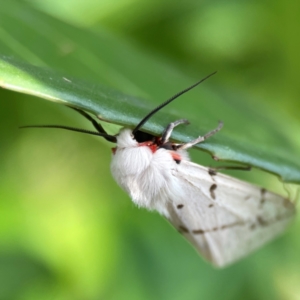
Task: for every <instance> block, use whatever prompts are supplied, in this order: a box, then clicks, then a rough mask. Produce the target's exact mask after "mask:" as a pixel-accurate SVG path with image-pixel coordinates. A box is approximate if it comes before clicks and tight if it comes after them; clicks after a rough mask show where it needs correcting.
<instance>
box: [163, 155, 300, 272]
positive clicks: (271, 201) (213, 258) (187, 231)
mask: <svg viewBox="0 0 300 300" xmlns="http://www.w3.org/2000/svg"><path fill="white" fill-rule="evenodd" d="M172 174H173V176H174V177H175V178H176V180H177V183H178V184H179V185H181V187H182V190H184V196H183V195H180V194H179V195H177V196H176V195H174V199H170V201H168V204H167V207H166V208H167V218H168V219H169V221H170V222H171V223H172V224H173V225H174V226H175V228H177V229H178V230H179V231H180V232H181V233H182V234H183V235H184V236H185V237H186V238H187V239H188V240H189V241H190V242H191V243H192V244H193V245H194V246H195V247H196V249H197V250H198V251H199V252H200V254H201V255H202V256H204V258H205V259H206V260H208V261H210V262H211V263H212V264H214V265H215V266H217V267H224V266H226V265H228V264H230V263H233V262H234V261H236V260H238V259H240V258H242V257H243V256H246V255H247V254H249V253H250V252H252V251H254V250H255V249H257V248H259V247H260V246H262V245H263V244H265V243H267V242H268V241H270V240H271V239H273V238H274V237H275V236H277V235H279V234H280V233H281V232H282V231H284V229H285V228H286V227H287V225H288V224H289V223H290V221H291V220H292V218H293V216H294V214H295V206H294V204H293V203H292V202H291V201H289V200H288V199H285V198H283V197H282V196H279V195H277V194H274V193H272V192H269V191H267V190H265V189H262V188H260V187H258V186H255V185H252V184H249V183H247V182H243V181H240V180H238V179H235V178H232V177H229V176H226V175H224V174H220V173H218V174H213V173H212V172H209V169H208V168H205V167H202V166H200V165H197V164H195V163H192V162H189V161H185V160H182V161H181V163H180V164H179V165H177V166H176V168H174V169H173V170H172Z"/></svg>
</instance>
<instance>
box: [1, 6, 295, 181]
mask: <svg viewBox="0 0 300 300" xmlns="http://www.w3.org/2000/svg"><path fill="white" fill-rule="evenodd" d="M28 20H30V22H28ZM0 28H1V29H0V38H1V41H0V54H2V55H1V56H0V59H1V61H0V85H1V86H2V87H3V88H7V89H11V90H15V91H18V92H22V93H26V94H31V95H34V96H37V97H40V98H43V99H46V100H51V101H55V102H59V103H62V104H67V105H71V106H75V107H78V108H82V109H85V110H87V111H89V112H91V113H93V114H94V115H96V116H97V117H98V118H99V119H101V120H103V121H107V122H111V123H115V124H119V125H124V126H130V127H133V126H134V125H136V124H137V123H138V122H139V121H140V120H141V118H142V117H143V116H145V115H146V114H147V113H148V112H149V111H150V110H151V109H153V108H154V107H155V106H156V105H158V104H159V103H161V102H163V101H164V100H166V99H167V98H168V97H170V96H172V95H173V94H175V93H176V92H178V91H179V90H181V89H184V88H186V87H187V86H189V85H191V84H192V83H194V82H195V81H197V80H199V79H201V77H204V76H205V75H207V74H202V75H201V76H200V75H199V77H198V78H195V77H194V78H189V77H187V76H185V75H183V74H181V73H180V72H179V71H178V68H177V67H176V64H174V65H171V64H167V63H166V62H165V61H162V60H161V59H160V58H153V57H152V56H150V55H147V54H145V53H143V52H142V51H141V50H137V49H135V48H134V47H132V46H130V45H128V44H127V43H126V42H125V41H122V40H120V39H118V40H117V39H115V38H114V37H113V36H111V35H110V34H108V33H106V32H103V31H101V30H99V29H98V30H88V29H82V28H76V27H75V26H71V25H69V24H65V23H63V22H61V21H59V20H57V19H54V18H52V17H49V16H48V15H46V14H44V13H41V12H39V11H36V10H34V9H32V8H31V7H30V6H29V5H28V4H27V5H26V4H22V2H17V1H9V2H7V5H6V6H5V7H4V8H3V9H2V11H1V12H0ZM18 28H22V31H20V30H18ZM24 61H26V62H24ZM33 64H34V65H38V66H33ZM62 70H63V71H62ZM211 71H214V70H211ZM216 76H217V75H216ZM216 81H217V79H216V77H214V78H211V79H209V81H207V82H205V83H203V84H202V86H201V87H198V88H196V89H194V90H193V91H191V92H189V93H188V94H186V95H184V96H183V97H181V98H180V99H178V100H176V101H175V102H174V103H172V104H170V106H169V107H166V108H164V109H163V110H162V111H160V112H159V113H157V114H156V115H155V116H153V118H151V119H150V120H149V121H148V122H147V123H146V124H145V125H144V126H143V130H145V131H147V132H151V133H153V134H157V135H159V134H160V133H161V132H162V130H163V128H164V127H165V126H166V125H167V124H168V123H169V122H171V121H174V120H176V119H179V118H187V119H189V120H190V122H191V125H189V126H180V127H178V128H176V130H175V131H174V134H173V135H172V138H173V139H174V140H176V141H181V142H187V141H189V140H191V139H193V138H195V137H197V136H199V135H203V134H205V133H206V132H208V131H210V130H212V129H213V128H215V127H216V126H217V123H218V120H219V119H222V121H224V124H225V126H224V129H222V131H221V132H220V133H218V134H217V135H215V136H213V137H212V138H210V139H209V140H207V141H205V142H204V143H202V144H199V145H198V146H197V147H198V148H200V149H202V150H205V151H208V152H209V153H211V154H212V155H214V156H215V157H217V158H218V159H220V160H227V161H232V162H239V163H243V164H247V165H248V164H249V165H252V166H254V167H257V168H260V169H263V170H266V171H268V172H271V173H274V174H276V175H278V176H279V177H281V178H282V180H283V181H286V182H296V183H300V164H299V162H298V159H297V157H298V156H297V154H296V151H295V150H294V149H293V143H292V141H290V140H289V139H288V137H286V136H285V135H284V132H283V133H281V130H280V128H284V124H285V123H286V120H284V118H280V119H278V118H275V117H272V116H268V113H267V112H268V111H271V110H272V108H271V107H266V106H265V105H261V106H259V105H257V103H251V101H250V100H249V99H247V98H246V97H245V96H241V94H242V93H241V92H238V91H225V90H224V89H222V88H221V87H220V86H218V85H216V84H215V82H216ZM120 91H123V92H120ZM128 95H137V96H136V97H133V96H128ZM145 98H148V99H149V100H144V99H145ZM252 102H253V101H252ZM278 114H279V113H278Z"/></svg>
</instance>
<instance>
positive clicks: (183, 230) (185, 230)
mask: <svg viewBox="0 0 300 300" xmlns="http://www.w3.org/2000/svg"><path fill="white" fill-rule="evenodd" d="M178 231H179V232H180V233H188V232H189V230H188V229H187V228H186V227H184V226H182V225H179V227H178Z"/></svg>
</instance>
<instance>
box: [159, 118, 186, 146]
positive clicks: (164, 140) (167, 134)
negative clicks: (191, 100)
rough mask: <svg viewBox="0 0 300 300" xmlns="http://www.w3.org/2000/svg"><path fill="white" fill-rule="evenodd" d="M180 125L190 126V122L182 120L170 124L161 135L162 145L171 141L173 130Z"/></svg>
mask: <svg viewBox="0 0 300 300" xmlns="http://www.w3.org/2000/svg"><path fill="white" fill-rule="evenodd" d="M180 124H190V122H189V121H188V120H186V119H180V120H177V121H175V122H172V123H170V124H169V125H168V126H167V127H166V129H165V130H164V132H163V133H162V135H161V140H160V143H161V144H162V145H163V144H165V143H167V142H168V141H169V138H170V136H171V134H172V132H173V129H174V128H175V127H176V126H178V125H180Z"/></svg>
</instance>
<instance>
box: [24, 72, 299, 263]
mask: <svg viewBox="0 0 300 300" xmlns="http://www.w3.org/2000/svg"><path fill="white" fill-rule="evenodd" d="M213 74H214V73H212V74H210V75H208V76H207V77H205V78H204V79H202V80H200V81H199V82H197V83H195V84H194V85H192V86H190V87H188V88H186V89H185V90H183V91H181V92H179V93H177V94H176V95H174V96H173V97H171V98H170V99H168V100H167V101H165V102H164V103H162V104H161V105H159V106H158V107H156V108H155V109H153V110H152V111H151V112H150V113H149V114H148V115H146V116H145V117H144V118H143V119H142V120H141V121H140V123H139V124H138V125H136V127H135V128H134V129H131V128H127V127H125V128H123V129H121V130H120V132H119V133H118V134H117V135H109V134H108V133H107V132H106V131H105V130H104V129H103V127H102V126H101V124H100V123H98V122H96V121H95V120H94V119H93V118H92V117H91V116H90V115H89V114H88V113H86V112H85V111H83V110H80V109H78V108H73V109H75V110H76V111H77V112H79V113H80V114H81V115H83V116H84V117H85V118H86V119H88V120H89V121H90V122H92V124H93V126H94V127H95V129H96V130H97V132H94V131H89V130H84V129H78V128H73V127H68V126H60V125H37V126H36V125H34V126H23V128H24V127H43V128H60V129H67V130H72V131H79V132H83V133H88V134H94V135H98V136H101V137H103V138H105V139H106V140H108V141H110V142H112V143H115V144H116V146H115V147H114V148H113V149H112V150H113V155H112V161H111V173H112V175H113V177H114V179H115V180H116V182H117V183H118V184H119V186H120V187H122V188H123V189H124V190H125V191H126V192H127V193H128V194H129V196H130V197H131V199H132V201H133V202H134V203H135V204H136V205H137V206H138V207H143V208H146V209H148V210H155V211H158V212H159V213H160V214H161V215H163V216H164V217H165V218H167V219H168V220H169V221H170V223H171V224H173V226H174V227H175V228H176V229H177V230H178V231H179V232H181V233H182V234H183V235H184V236H185V237H186V238H187V239H188V240H189V241H190V242H191V243H192V244H193V245H194V246H195V248H196V249H197V250H198V252H199V253H200V254H201V255H202V256H203V257H204V258H205V259H206V260H208V261H209V262H211V263H212V264H213V265H215V266H217V267H224V266H226V265H228V264H231V263H233V262H235V261H236V260H238V259H240V258H242V257H244V256H246V255H247V254H249V253H250V252H252V251H253V250H255V249H257V248H259V247H260V246H262V245H263V244H265V243H267V242H268V241H270V240H271V239H273V238H274V237H275V236H277V235H279V234H280V233H281V232H282V231H284V230H285V228H286V227H287V225H288V224H289V223H290V221H291V220H292V218H293V217H294V215H295V206H294V204H293V203H292V202H291V201H290V200H288V199H286V198H284V197H282V196H279V195H277V194H274V193H272V192H270V191H267V190H265V189H264V188H261V187H258V186H255V185H252V184H249V183H247V182H243V181H241V180H238V179H235V178H233V177H229V176H226V175H223V174H221V173H217V172H216V171H215V170H212V169H210V168H206V167H203V166H201V165H198V164H195V163H193V162H191V161H190V159H189V155H188V152H187V150H188V149H189V148H191V147H193V146H194V145H196V144H198V143H201V142H203V141H205V140H206V139H207V138H209V137H211V136H212V135H214V134H216V133H217V132H218V131H219V130H220V129H221V128H222V126H223V123H222V122H220V123H219V125H218V127H217V128H216V129H214V130H212V131H210V132H208V133H207V134H205V135H204V136H199V137H197V138H196V139H194V140H192V141H190V142H188V143H184V144H180V143H174V142H172V141H170V137H171V134H172V131H173V130H175V127H177V126H181V125H184V124H188V121H187V120H186V119H180V120H175V121H174V122H172V123H170V124H168V125H167V126H166V128H165V130H164V131H163V132H162V134H161V135H160V136H155V135H152V134H149V133H146V132H143V131H142V126H143V125H144V124H145V123H146V122H147V121H148V120H149V118H151V116H153V115H154V114H155V113H157V112H158V111H159V110H160V109H162V108H163V107H165V106H166V105H167V104H169V103H170V102H172V101H173V100H175V99H176V98H178V97H179V96H181V95H182V94H184V93H186V92H187V91H189V90H191V89H192V88H194V87H195V86H197V85H198V84H200V83H201V82H203V81H204V80H206V79H207V78H208V77H210V76H211V75H213Z"/></svg>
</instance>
